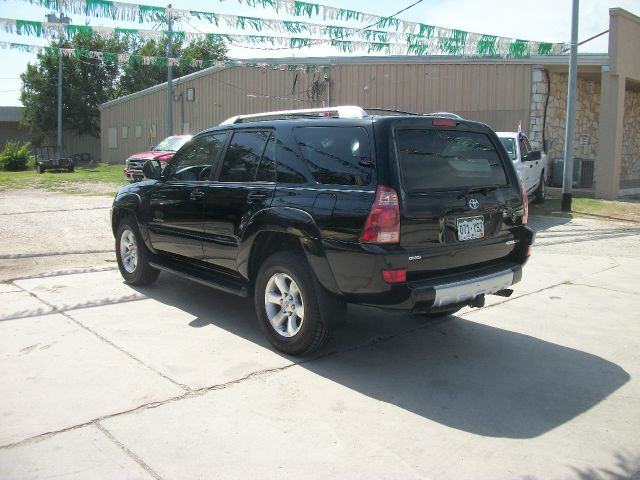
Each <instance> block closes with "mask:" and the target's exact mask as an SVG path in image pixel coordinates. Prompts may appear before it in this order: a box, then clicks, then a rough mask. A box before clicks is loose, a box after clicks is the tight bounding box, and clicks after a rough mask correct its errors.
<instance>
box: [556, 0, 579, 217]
mask: <svg viewBox="0 0 640 480" xmlns="http://www.w3.org/2000/svg"><path fill="white" fill-rule="evenodd" d="M579 3H580V2H579V0H573V5H572V8H571V54H570V56H569V85H568V92H567V126H566V130H565V136H564V176H563V179H562V206H561V209H562V211H563V212H570V211H571V190H572V188H573V134H574V130H575V124H576V83H577V80H578V8H579Z"/></svg>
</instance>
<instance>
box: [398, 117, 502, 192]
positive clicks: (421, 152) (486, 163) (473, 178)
mask: <svg viewBox="0 0 640 480" xmlns="http://www.w3.org/2000/svg"><path fill="white" fill-rule="evenodd" d="M397 148H398V156H399V161H400V170H401V175H402V180H403V183H404V189H405V191H407V192H409V193H412V192H423V191H426V190H451V189H455V188H465V187H484V186H490V185H507V184H508V182H507V175H506V173H505V171H504V167H503V165H502V162H501V161H500V157H499V156H498V153H497V152H496V149H495V147H494V146H493V143H491V140H490V139H489V137H488V136H487V135H485V134H484V133H471V132H458V131H453V130H429V129H416V130H399V131H397Z"/></svg>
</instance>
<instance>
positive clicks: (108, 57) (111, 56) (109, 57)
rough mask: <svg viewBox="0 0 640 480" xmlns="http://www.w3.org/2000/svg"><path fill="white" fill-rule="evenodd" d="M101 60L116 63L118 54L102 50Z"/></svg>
mask: <svg viewBox="0 0 640 480" xmlns="http://www.w3.org/2000/svg"><path fill="white" fill-rule="evenodd" d="M102 61H103V62H105V63H118V54H117V53H111V52H104V53H103V54H102Z"/></svg>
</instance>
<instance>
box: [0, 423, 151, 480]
mask: <svg viewBox="0 0 640 480" xmlns="http://www.w3.org/2000/svg"><path fill="white" fill-rule="evenodd" d="M0 477H2V478H3V479H5V480H13V479H15V480H27V479H44V478H50V479H53V478H55V479H74V478H75V479H82V478H92V479H105V480H106V479H131V480H133V479H145V478H149V479H151V478H153V477H152V476H151V474H149V473H148V472H147V471H146V470H144V469H143V468H142V467H141V466H140V465H138V464H137V463H136V462H135V461H134V460H132V459H131V458H130V457H129V456H128V455H127V454H125V453H124V452H123V451H122V450H121V449H120V448H118V447H117V446H116V445H115V444H114V443H113V442H112V441H111V440H109V439H108V438H107V437H106V436H105V434H104V433H102V432H101V431H100V430H98V429H97V428H96V427H95V426H93V425H91V426H88V427H84V428H80V429H77V430H71V431H68V432H64V433H61V434H59V435H56V436H54V437H49V438H47V439H44V440H41V441H38V442H32V443H28V444H25V445H20V446H18V447H13V448H9V449H3V450H0Z"/></svg>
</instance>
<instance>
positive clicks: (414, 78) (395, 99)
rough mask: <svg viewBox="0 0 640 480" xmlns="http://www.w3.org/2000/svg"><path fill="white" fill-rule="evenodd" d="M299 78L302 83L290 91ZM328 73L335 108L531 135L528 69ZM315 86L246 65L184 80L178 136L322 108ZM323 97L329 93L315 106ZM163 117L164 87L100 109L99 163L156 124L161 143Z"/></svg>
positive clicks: (136, 144) (137, 143)
mask: <svg viewBox="0 0 640 480" xmlns="http://www.w3.org/2000/svg"><path fill="white" fill-rule="evenodd" d="M296 75H297V76H298V80H297V82H296V86H295V91H292V90H293V82H294V79H295V78H296ZM327 75H328V77H329V79H330V81H331V92H330V93H331V98H330V103H331V105H361V106H367V107H379V108H397V109H400V110H409V111H416V112H436V111H451V112H453V113H458V114H461V115H462V116H464V117H466V118H470V119H473V120H478V121H482V122H485V123H488V124H489V125H491V126H492V127H493V128H495V129H496V130H514V129H516V128H517V125H518V121H522V128H523V130H524V131H528V129H529V108H530V103H531V65H527V64H517V63H504V64H500V63H486V64H482V63H440V64H438V63H424V64H418V63H407V64H402V63H388V64H385V63H379V64H366V63H358V64H339V65H334V66H332V67H330V69H329V71H328V72H327ZM322 78H323V74H322V73H320V74H318V75H317V76H316V78H315V80H319V81H320V82H322ZM313 81H314V73H313V72H309V73H307V72H304V71H286V70H266V69H258V68H255V69H254V68H241V67H234V68H229V69H225V70H221V71H217V72H212V73H210V74H208V75H203V76H199V77H196V78H193V79H187V80H186V81H180V79H178V80H177V81H176V83H174V99H175V103H174V109H173V111H174V130H175V132H177V133H181V131H182V124H183V121H184V122H188V123H189V125H190V130H191V133H197V132H199V131H201V130H203V129H205V128H209V127H211V126H214V125H217V124H219V123H220V122H221V121H223V120H225V119H226V118H229V117H232V116H234V115H238V114H242V113H254V112H260V111H269V110H281V109H288V108H304V107H312V106H318V105H320V102H312V101H311V99H310V98H309V97H308V94H307V93H308V92H307V91H309V90H310V89H312V87H313ZM189 87H193V88H194V89H195V98H196V100H195V102H187V101H186V99H185V100H184V119H183V118H182V115H181V105H180V101H178V100H179V98H180V95H181V94H182V95H184V96H186V90H187V88H189ZM365 87H368V88H367V89H365ZM399 90H400V91H399ZM247 95H254V96H247ZM265 96H269V98H265ZM325 98H326V91H324V92H323V93H322V95H321V97H320V98H319V99H318V100H319V101H321V100H324V99H325ZM165 112H166V91H165V90H164V89H160V90H156V91H152V92H149V93H148V94H145V95H141V96H138V97H134V98H131V99H129V100H127V101H124V102H120V103H115V104H112V105H107V106H105V107H103V109H102V110H101V133H102V138H103V139H104V141H103V142H102V146H101V158H102V160H103V161H108V162H111V163H122V162H124V160H125V159H126V158H127V156H129V155H131V154H132V153H135V152H138V151H142V150H146V149H147V148H148V146H149V137H148V132H149V129H150V126H151V124H152V123H156V124H157V138H156V139H155V140H154V142H153V143H157V142H159V141H160V140H162V139H163V138H164V136H165V130H166V128H165ZM137 124H139V125H141V126H142V137H141V138H135V126H136V125H137ZM122 126H128V127H129V138H128V139H122V138H120V137H121V133H122V130H121V127H122ZM109 127H117V128H118V137H119V138H118V148H117V149H113V150H110V149H107V148H106V138H107V135H106V132H107V129H108V128H109Z"/></svg>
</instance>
